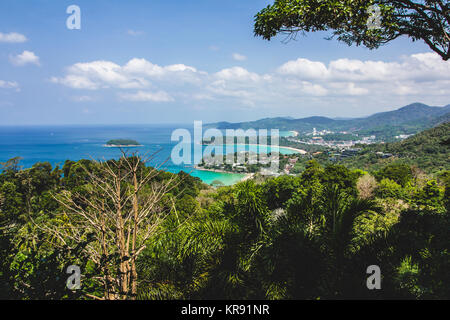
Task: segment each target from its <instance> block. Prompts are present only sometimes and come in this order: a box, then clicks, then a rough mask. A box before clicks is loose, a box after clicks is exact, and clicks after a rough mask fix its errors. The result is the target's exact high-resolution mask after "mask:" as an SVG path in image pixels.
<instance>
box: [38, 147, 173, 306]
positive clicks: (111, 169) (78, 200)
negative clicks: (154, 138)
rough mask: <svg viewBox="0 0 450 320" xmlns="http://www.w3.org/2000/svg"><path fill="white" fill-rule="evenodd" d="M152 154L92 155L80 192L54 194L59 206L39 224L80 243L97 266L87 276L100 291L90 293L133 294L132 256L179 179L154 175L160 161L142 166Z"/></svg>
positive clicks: (62, 239) (161, 217) (60, 239)
mask: <svg viewBox="0 0 450 320" xmlns="http://www.w3.org/2000/svg"><path fill="white" fill-rule="evenodd" d="M152 158H153V155H152V156H151V157H149V158H148V159H145V160H144V159H142V158H141V157H139V156H136V154H133V156H132V157H127V156H126V154H125V153H124V152H123V154H122V157H121V158H120V159H119V160H117V161H116V160H111V161H107V162H97V161H95V170H92V169H91V170H87V169H86V173H87V175H88V177H89V181H88V184H87V185H86V186H85V187H84V188H83V191H82V192H71V191H67V190H64V191H62V192H60V193H59V194H58V195H56V196H55V199H56V200H57V201H58V202H59V203H60V205H61V207H62V208H63V209H62V212H61V214H59V215H58V218H57V219H56V223H55V221H54V222H53V223H51V224H47V225H45V226H42V225H41V226H40V228H42V229H44V230H45V231H46V232H48V233H50V234H51V235H52V236H53V239H54V240H55V242H56V243H57V244H58V245H61V246H64V247H66V248H67V247H69V248H70V247H75V246H77V245H79V244H81V243H85V245H84V249H83V253H84V254H86V256H87V258H88V259H89V260H90V261H92V262H93V263H95V265H96V266H97V267H98V269H99V271H100V272H99V275H97V276H95V277H93V279H94V280H95V281H97V283H99V284H101V285H102V287H103V292H104V293H103V297H98V296H95V295H92V294H86V295H87V296H89V297H91V298H94V299H105V300H116V299H135V298H136V295H137V290H138V273H137V269H136V260H137V258H138V257H139V255H140V254H141V253H142V251H143V250H144V249H145V248H146V246H147V243H148V240H149V239H150V238H151V237H152V236H155V235H156V233H157V232H158V230H159V229H160V226H161V224H162V223H163V222H164V221H165V218H166V217H167V216H168V214H169V213H170V210H171V209H170V207H169V206H168V205H166V204H164V203H163V198H164V197H166V196H167V195H168V193H170V192H171V190H172V189H173V188H175V187H176V186H177V185H178V184H179V183H180V181H179V178H177V176H175V175H173V176H171V177H170V178H169V179H166V180H164V179H157V177H158V175H159V174H160V173H161V171H159V170H158V169H159V168H160V167H158V168H150V167H146V166H145V163H146V162H147V161H149V160H150V159H152Z"/></svg>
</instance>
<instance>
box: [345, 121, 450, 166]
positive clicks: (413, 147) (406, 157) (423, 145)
mask: <svg viewBox="0 0 450 320" xmlns="http://www.w3.org/2000/svg"><path fill="white" fill-rule="evenodd" d="M449 140H450V122H446V123H443V124H441V125H439V126H437V127H434V128H432V129H428V130H425V131H423V132H420V133H418V134H416V135H414V136H412V137H409V138H408V139H405V140H403V141H400V142H394V143H386V144H374V145H369V146H366V147H364V148H363V150H362V151H361V153H360V154H359V155H358V156H356V157H353V158H348V159H345V160H343V163H344V164H346V165H348V166H350V167H354V168H366V169H369V168H370V169H373V168H378V167H382V166H383V165H385V164H386V163H389V162H403V163H406V164H410V165H415V166H417V167H419V168H421V169H422V170H424V171H426V172H429V173H432V172H438V171H441V170H450V146H449ZM377 152H382V153H388V154H392V155H393V156H392V157H390V158H383V157H380V156H379V155H377Z"/></svg>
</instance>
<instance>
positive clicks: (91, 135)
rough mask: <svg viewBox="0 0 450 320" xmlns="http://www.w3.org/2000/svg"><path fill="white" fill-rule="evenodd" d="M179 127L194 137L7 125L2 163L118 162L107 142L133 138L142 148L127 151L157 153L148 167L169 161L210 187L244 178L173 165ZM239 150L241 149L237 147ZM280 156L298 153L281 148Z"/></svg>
mask: <svg viewBox="0 0 450 320" xmlns="http://www.w3.org/2000/svg"><path fill="white" fill-rule="evenodd" d="M178 128H183V129H187V130H189V131H190V132H191V134H192V137H193V133H192V132H193V131H192V125H191V128H190V127H189V125H185V126H183V125H114V126H113V125H111V126H99V125H97V126H14V127H13V126H4V127H0V162H5V161H7V160H9V159H11V158H14V157H21V158H22V160H21V162H20V164H21V166H22V167H23V168H29V167H31V166H32V165H33V164H35V163H37V162H49V163H51V164H52V166H57V165H59V166H60V167H62V165H63V164H64V162H65V161H66V160H73V161H77V160H80V159H95V160H108V159H115V158H118V157H119V156H120V154H121V151H120V149H118V148H108V147H105V146H104V145H105V143H106V142H107V141H108V140H111V139H133V140H136V141H138V142H139V143H140V144H141V145H142V146H140V147H135V148H128V149H125V150H127V151H128V152H136V151H137V152H139V154H141V155H145V154H154V153H156V152H157V154H156V156H155V157H154V159H153V160H152V162H150V163H149V165H153V166H158V165H160V164H161V163H162V162H164V161H166V162H165V164H164V165H163V166H162V167H161V169H162V170H166V171H169V172H173V173H177V172H179V171H181V170H183V171H185V172H187V173H190V174H191V175H192V176H194V177H198V178H200V179H201V180H202V181H203V182H205V183H207V184H211V183H212V182H213V181H214V180H219V181H221V182H222V183H223V184H225V185H231V184H234V183H236V182H238V181H240V180H241V179H242V178H243V177H244V176H245V175H243V174H232V173H220V172H211V171H202V170H195V169H194V168H193V165H185V164H181V165H176V164H174V163H173V162H172V161H171V159H170V155H171V153H172V149H173V148H174V147H175V146H176V145H177V144H178V143H179V141H171V135H172V132H173V131H174V130H175V129H178ZM280 135H281V136H289V135H291V133H290V132H281V133H280ZM247 147H248V146H247ZM191 148H193V145H191ZM192 150H193V149H192ZM236 150H238V151H240V150H241V149H239V147H236ZM192 153H193V152H192ZM280 153H282V154H291V153H295V152H294V151H292V150H289V149H284V148H280Z"/></svg>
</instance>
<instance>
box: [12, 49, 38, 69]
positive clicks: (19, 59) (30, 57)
mask: <svg viewBox="0 0 450 320" xmlns="http://www.w3.org/2000/svg"><path fill="white" fill-rule="evenodd" d="M10 60H11V62H12V63H13V64H14V65H16V66H20V67H22V66H25V65H27V64H34V65H37V66H39V65H40V64H41V63H40V62H39V57H38V56H36V55H35V54H34V52H31V51H27V50H25V51H24V52H22V53H21V54H18V55H16V56H10Z"/></svg>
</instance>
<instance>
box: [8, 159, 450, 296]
mask: <svg viewBox="0 0 450 320" xmlns="http://www.w3.org/2000/svg"><path fill="white" fill-rule="evenodd" d="M127 165H128V166H127ZM108 168H109V169H110V171H109V172H108V171H107V170H105V169H108ZM149 173H151V174H150V175H149ZM99 177H100V179H97V178H99ZM111 177H115V178H114V179H112V178H111ZM133 177H134V178H136V179H134V178H133ZM146 177H148V179H147V180H146ZM110 178H111V179H110ZM108 181H111V183H110V184H108V183H109V182H108ZM120 181H121V182H122V183H121V184H120V185H119V182H120ZM137 182H139V183H140V182H143V183H142V187H137V186H138V185H139V186H140V184H139V183H137ZM168 185H170V186H171V187H170V188H163V187H162V186H168ZM109 186H115V187H117V188H116V189H114V188H109ZM114 192H117V193H116V194H115V193H114ZM110 193H113V194H110ZM449 193H450V172H448V171H447V172H444V173H442V174H441V175H440V176H439V179H434V178H432V177H430V176H427V175H425V174H420V175H418V174H416V172H415V171H414V170H413V169H412V168H411V167H410V166H408V165H397V164H390V165H388V166H386V167H384V168H382V169H380V170H378V171H376V172H372V173H371V174H369V173H368V172H364V171H362V170H353V171H351V170H349V169H347V168H346V167H344V166H342V165H330V166H327V167H322V166H321V165H320V164H318V163H317V162H315V161H310V162H309V163H308V164H307V167H306V169H305V170H304V171H303V172H302V173H301V174H299V175H298V176H295V177H294V176H280V177H277V178H270V179H262V178H257V179H254V180H247V181H245V182H241V183H239V184H237V185H235V186H231V187H221V188H218V189H213V188H211V187H208V186H206V185H204V184H202V183H201V181H200V180H198V179H196V178H193V177H191V176H189V175H188V174H186V173H184V172H181V173H179V174H177V175H174V174H171V173H167V172H164V171H160V170H155V169H153V168H150V167H148V166H145V165H144V163H143V162H141V161H138V157H136V156H133V157H129V158H125V157H123V158H121V159H119V160H110V161H107V162H105V163H97V162H93V161H88V160H81V161H78V162H73V161H66V163H65V164H64V166H63V167H62V168H58V167H56V168H52V166H51V165H50V164H48V163H37V164H35V165H34V166H33V167H32V168H30V169H21V168H20V163H19V159H12V160H10V161H9V162H8V163H4V164H3V170H2V173H1V175H0V203H1V205H0V209H1V211H0V228H1V229H0V230H1V233H0V256H1V259H0V298H2V299H344V298H356V299H378V298H384V299H391V298H396V299H398V298H401V299H449V298H450V275H449V273H448V270H449V268H450V252H449V249H450V237H449V230H450V215H449V211H448V210H449V205H450V202H449V199H450V197H449ZM155 195H158V197H155ZM142 199H145V201H144V200H142ZM128 200H130V201H128ZM116 202H117V203H116ZM115 203H116V204H118V206H114V204H115ZM96 204H100V207H99V209H98V211H96V210H95V208H96ZM149 204H151V205H149ZM163 213H164V214H163ZM134 214H135V215H134ZM140 217H144V218H145V219H146V220H139V219H140ZM155 217H158V219H156V218H155ZM110 218H111V219H112V220H108V219H110ZM133 219H136V220H133ZM108 221H110V222H108ZM115 221H117V224H116V222H115ZM120 221H123V224H120V223H119V222H120ZM133 221H134V222H136V221H137V222H138V223H135V224H133ZM141 221H144V222H145V224H141V225H139V223H140V222H141ZM147 226H149V227H148V228H147ZM127 229H128V233H127ZM130 230H131V231H132V232H130ZM133 230H135V231H133ZM123 235H125V237H123ZM126 235H128V236H126ZM130 238H131V240H130ZM133 239H134V240H133ZM122 240H123V242H122ZM133 241H135V242H136V248H135V247H134V245H133V248H130V250H129V251H128V249H127V250H125V249H124V248H128V247H129V243H130V242H131V243H135V242H133ZM138 246H139V248H140V249H139V250H137V248H138ZM137 251H139V252H137ZM133 261H134V262H135V263H134V262H133ZM69 265H78V266H80V268H81V273H82V278H81V289H79V290H69V289H67V288H66V280H67V278H68V277H69V275H68V274H67V273H66V269H67V267H68V266H69ZM370 265H378V266H379V267H380V269H381V275H382V284H381V290H368V288H367V286H366V280H367V277H368V276H369V275H368V274H367V273H366V269H367V267H368V266H370ZM133 283H135V284H136V287H135V288H134V285H133Z"/></svg>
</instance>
